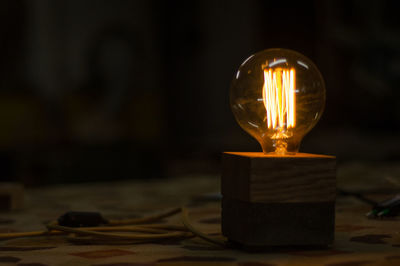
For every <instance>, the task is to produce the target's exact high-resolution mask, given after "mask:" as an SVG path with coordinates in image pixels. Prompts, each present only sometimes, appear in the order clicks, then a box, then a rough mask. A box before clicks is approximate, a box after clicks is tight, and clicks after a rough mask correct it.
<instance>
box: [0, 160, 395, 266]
mask: <svg viewBox="0 0 400 266" xmlns="http://www.w3.org/2000/svg"><path fill="white" fill-rule="evenodd" d="M399 177H400V164H398V163H396V162H392V163H368V164H367V163H361V162H353V163H346V164H340V165H339V168H338V186H339V187H341V188H344V189H347V190H352V191H359V192H362V193H364V194H365V195H366V196H368V197H370V198H373V199H375V200H382V199H385V198H387V197H389V196H390V195H393V194H394V193H396V192H397V191H398V190H400V189H399V187H397V186H398V185H396V182H398V179H396V178H399ZM218 192H219V177H218V176H202V175H193V176H185V177H179V178H171V179H153V180H146V181H143V180H131V181H116V182H111V183H85V184H70V185H57V186H48V187H41V188H28V189H27V190H26V198H25V202H26V205H25V208H24V209H23V210H21V211H13V212H3V213H0V232H12V231H14V232H17V231H27V230H38V229H43V228H44V226H43V224H44V223H46V222H48V221H50V220H52V219H55V218H57V217H58V216H60V215H61V214H63V213H64V212H66V211H69V210H76V211H99V212H101V213H102V214H103V216H105V217H108V218H127V217H139V216H143V215H149V214H153V213H157V212H158V211H163V210H166V209H169V208H173V207H176V206H183V205H185V206H187V207H188V208H189V213H190V219H191V222H192V224H193V226H195V227H196V228H197V229H199V230H201V231H203V232H205V233H207V234H209V235H211V236H213V237H216V238H222V237H221V235H220V201H219V195H218ZM369 210H370V206H369V205H367V204H365V203H363V202H360V201H359V200H358V199H356V198H354V197H344V196H338V198H337V204H336V233H335V243H334V245H333V246H332V247H329V248H327V249H310V248H309V249H307V248H303V249H300V248H294V247H292V248H282V249H270V250H266V251H264V252H246V251H240V250H233V249H224V248H222V247H218V246H213V245H211V244H209V243H207V242H204V241H203V240H201V239H198V238H192V239H185V240H179V241H165V242H160V243H147V244H140V245H101V244H100V245H77V244H74V243H71V242H69V241H67V240H66V239H65V237H64V236H47V237H32V238H20V239H12V240H6V241H1V242H0V264H1V265H26V266H27V265H31V266H33V265H35V266H43V265H76V266H79V265H97V266H99V265H102V266H117V265H119V266H134V265H136V266H139V265H149V266H150V265H240V266H245V265H246V266H256V265H257V266H262V265H329V266H335V265H337V266H346V265H352V266H358V265H400V221H399V219H398V218H392V219H383V220H372V219H367V218H366V217H365V213H367V212H368V211H369ZM168 222H171V223H177V224H178V223H179V222H180V220H179V216H174V217H171V218H169V221H168Z"/></svg>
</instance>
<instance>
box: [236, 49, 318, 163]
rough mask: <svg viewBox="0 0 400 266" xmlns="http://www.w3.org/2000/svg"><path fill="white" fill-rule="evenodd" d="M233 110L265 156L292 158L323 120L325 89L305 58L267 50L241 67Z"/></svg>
mask: <svg viewBox="0 0 400 266" xmlns="http://www.w3.org/2000/svg"><path fill="white" fill-rule="evenodd" d="M230 105H231V109H232V112H233V114H234V116H235V118H236V121H237V122H238V123H239V125H240V126H241V127H242V128H243V129H244V130H245V131H246V132H247V133H249V134H250V135H251V136H253V137H254V138H255V139H256V140H257V141H258V142H259V143H260V145H261V147H262V149H263V152H264V153H275V154H278V155H285V154H294V153H296V152H298V151H299V147H300V142H301V140H302V139H303V137H304V136H305V135H306V134H307V133H308V132H309V131H310V130H311V129H312V128H313V127H314V126H315V124H316V123H317V122H318V120H319V118H320V117H321V115H322V112H323V110H324V107H325V84H324V80H323V78H322V75H321V73H320V72H319V70H318V69H317V67H316V66H315V64H314V63H313V62H312V61H311V60H310V59H308V58H307V57H305V56H304V55H302V54H300V53H298V52H295V51H292V50H287V49H268V50H264V51H261V52H259V53H256V54H254V55H252V56H250V57H249V58H247V59H246V60H245V61H244V62H243V63H242V64H241V66H240V67H239V70H238V71H237V73H236V76H235V78H234V79H233V81H232V84H231V88H230Z"/></svg>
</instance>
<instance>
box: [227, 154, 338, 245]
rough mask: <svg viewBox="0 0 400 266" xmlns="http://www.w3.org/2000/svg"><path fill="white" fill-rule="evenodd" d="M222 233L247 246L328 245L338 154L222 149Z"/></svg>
mask: <svg viewBox="0 0 400 266" xmlns="http://www.w3.org/2000/svg"><path fill="white" fill-rule="evenodd" d="M221 190H222V196H223V200H222V233H223V234H224V235H225V236H226V237H227V238H228V239H229V240H231V241H233V242H237V243H240V244H242V245H245V246H249V247H257V246H282V245H329V244H331V243H332V242H333V238H334V220H335V194H336V159H335V157H333V156H326V155H316V154H304V153H298V154H296V155H287V156H273V155H265V154H263V153H240V152H236V153H233V152H230V153H228V152H227V153H224V154H223V157H222V180H221Z"/></svg>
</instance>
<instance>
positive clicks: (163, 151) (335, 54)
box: [0, 0, 400, 185]
mask: <svg viewBox="0 0 400 266" xmlns="http://www.w3.org/2000/svg"><path fill="white" fill-rule="evenodd" d="M399 7H400V5H399V2H398V1H395V0H391V1H389V0H385V1H359V0H358V1H357V0H346V1H345V0H342V1H334V0H327V1H317V0H316V1H293V2H292V1H261V0H258V1H256V0H252V1H240V0H231V1H200V0H193V1H180V0H173V1H157V0H136V1H128V0H126V1H123V0H114V1H105V0H99V1H79V0H58V1H52V0H37V1H28V0H3V1H1V2H0V13H1V15H0V176H1V180H2V181H21V182H23V183H24V184H26V185H44V184H53V183H66V182H87V181H101V180H116V179H139V178H142V179H149V178H168V177H171V176H177V175H191V174H217V173H218V172H219V163H220V154H221V152H222V151H227V150H228V151H261V149H260V147H259V145H258V143H257V142H256V141H255V140H253V139H252V138H251V137H250V136H249V135H247V134H246V133H245V132H244V131H243V130H241V129H240V128H239V126H238V125H237V124H236V122H235V120H234V117H233V115H232V113H231V111H230V107H229V101H228V92H229V86H230V82H231V79H232V78H233V76H234V74H235V71H236V70H237V68H238V67H239V65H240V64H241V63H242V61H243V60H244V59H246V58H247V57H248V56H249V55H250V54H253V53H255V52H257V51H260V50H263V49H266V48H274V47H281V48H289V49H293V50H297V51H299V52H301V53H303V54H304V55H306V56H307V57H309V58H311V59H312V60H313V61H314V62H315V63H316V65H317V66H318V67H319V69H320V71H321V73H322V74H323V76H324V78H325V81H326V84H327V103H326V109H325V113H324V115H323V116H322V119H321V121H320V122H319V124H318V125H317V126H316V127H315V128H314V130H312V131H311V132H310V133H309V134H308V135H307V136H306V137H305V139H304V140H303V142H302V146H301V151H303V152H312V153H323V154H334V155H337V157H338V162H339V164H341V163H344V162H359V161H362V162H367V163H368V162H371V163H375V162H380V161H391V162H396V161H400V135H399V133H400V88H399V82H400V20H399V18H398V16H399V15H398V10H399Z"/></svg>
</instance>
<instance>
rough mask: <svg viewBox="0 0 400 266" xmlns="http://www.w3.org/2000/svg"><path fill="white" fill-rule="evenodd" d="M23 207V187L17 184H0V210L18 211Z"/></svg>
mask: <svg viewBox="0 0 400 266" xmlns="http://www.w3.org/2000/svg"><path fill="white" fill-rule="evenodd" d="M23 205H24V187H23V185H22V184H19V183H12V182H0V210H6V211H9V210H18V209H22V208H23Z"/></svg>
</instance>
